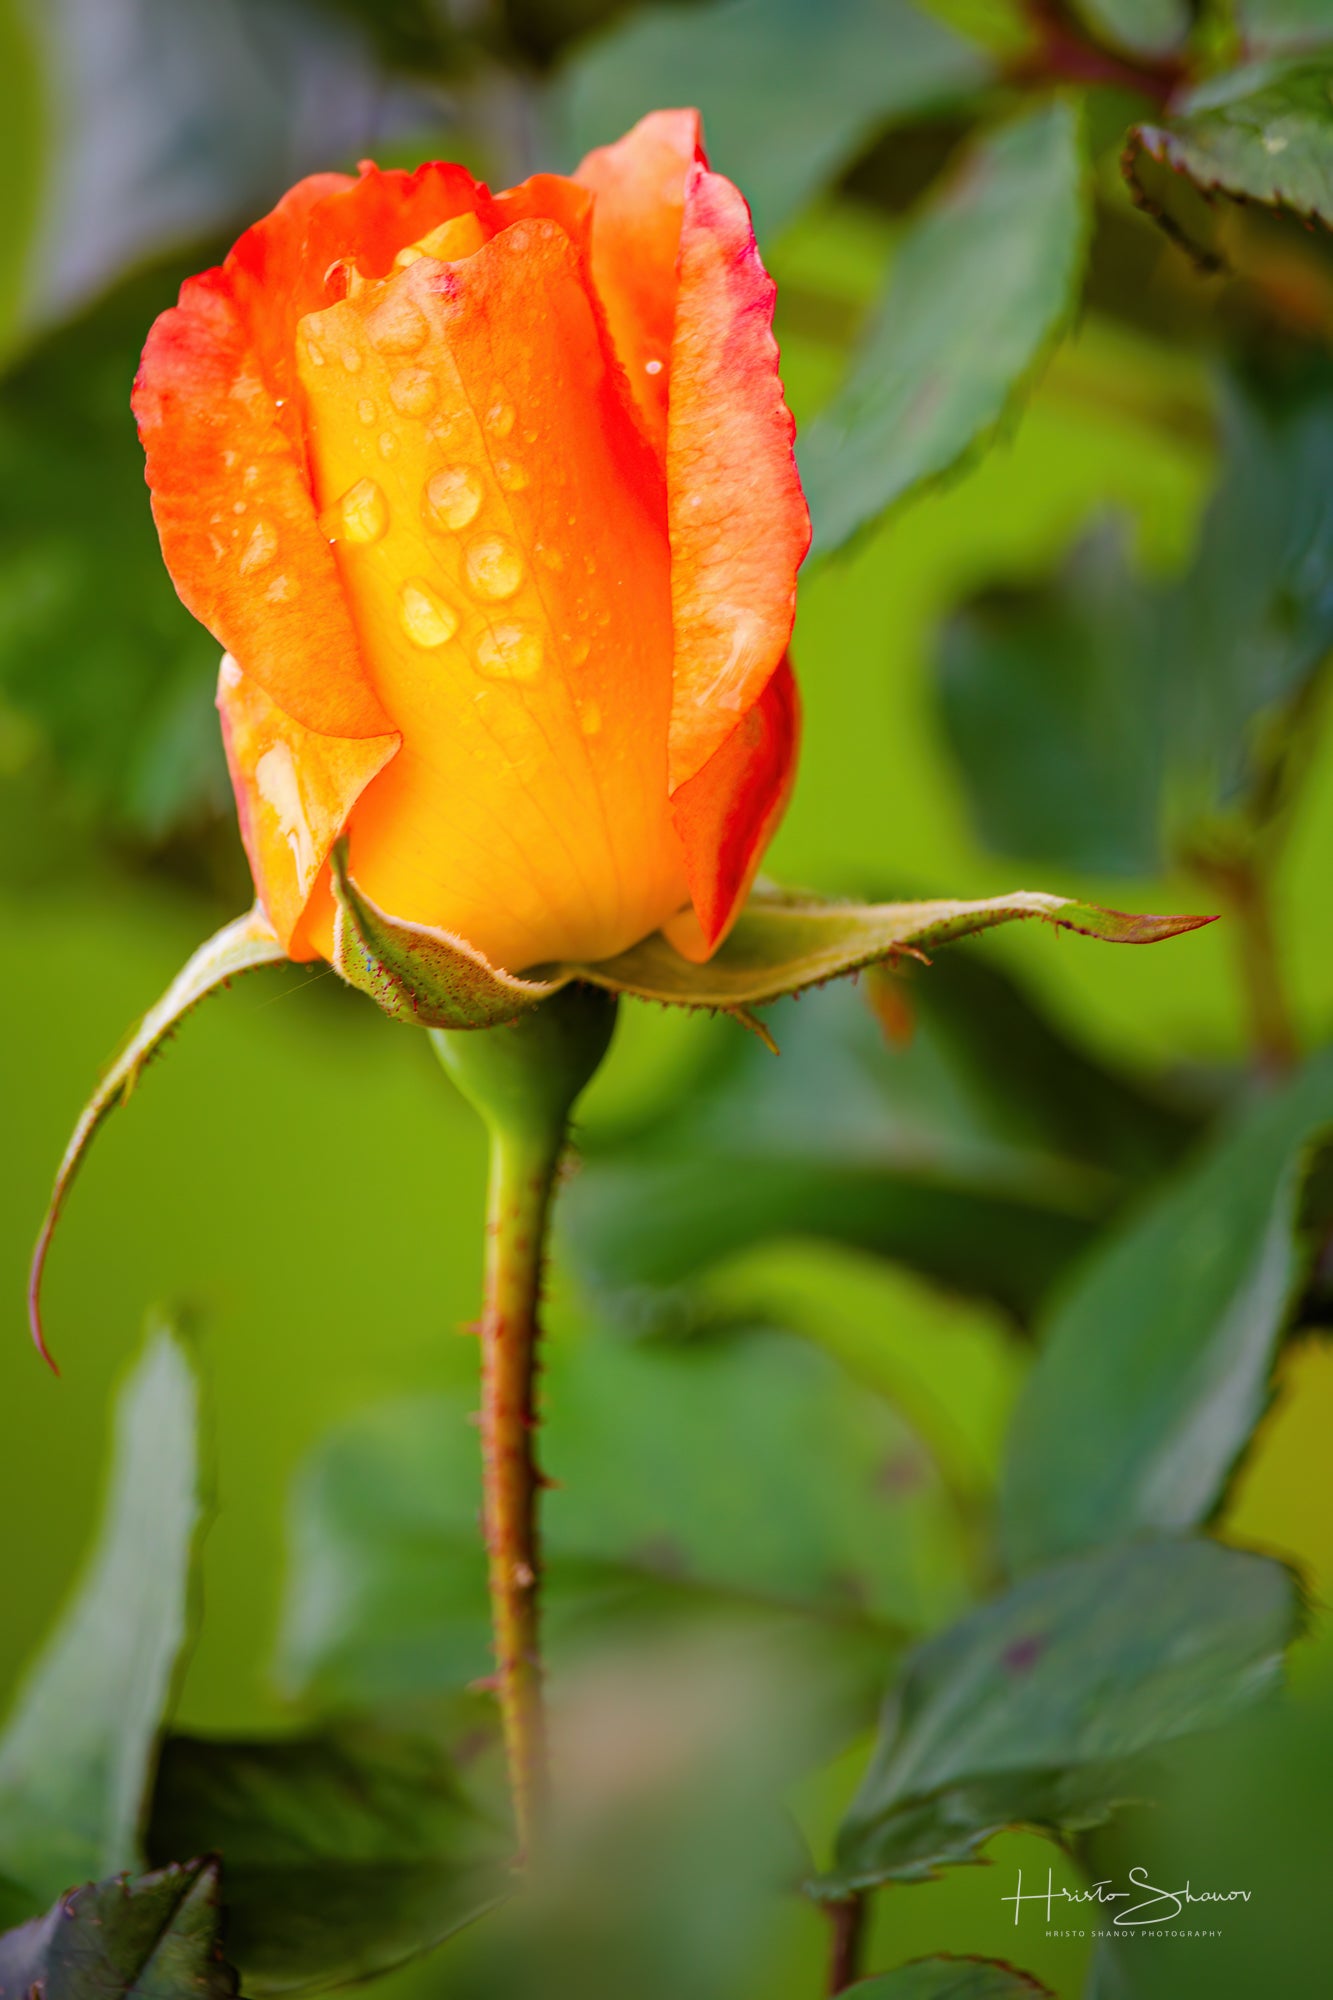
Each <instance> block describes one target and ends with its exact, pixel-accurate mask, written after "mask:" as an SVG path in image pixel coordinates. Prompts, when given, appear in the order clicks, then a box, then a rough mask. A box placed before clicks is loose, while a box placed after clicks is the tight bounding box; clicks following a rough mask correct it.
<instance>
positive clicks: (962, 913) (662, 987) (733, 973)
mask: <svg viewBox="0 0 1333 2000" xmlns="http://www.w3.org/2000/svg"><path fill="white" fill-rule="evenodd" d="M1024 917H1039V918H1041V919H1042V920H1043V921H1044V922H1046V923H1051V924H1055V925H1057V926H1059V928H1061V929H1062V930H1070V931H1078V932H1080V933H1081V934H1082V935H1083V936H1084V937H1092V938H1101V939H1103V940H1104V941H1105V942H1106V943H1108V944H1156V943H1157V942H1158V941H1159V940H1160V939H1162V938H1169V937H1176V936H1178V935H1179V934H1180V933H1181V932H1182V931H1192V930H1197V929H1198V928H1199V926H1200V925H1201V924H1210V923H1213V922H1214V921H1215V919H1214V918H1213V917H1210V916H1204V917H1196V916H1176V917H1154V916H1130V915H1127V914H1126V913H1125V912H1124V911H1122V910H1103V909H1101V908H1099V907H1098V905H1097V904H1095V903H1077V902H1074V901H1072V900H1071V899H1070V898H1069V897H1067V896H1045V895H1041V894H1038V893H1037V892H1036V891H1034V890H1027V889H1019V890H1016V891H1015V892H1014V893H1013V894H1012V895H1010V896H991V897H988V898H987V899H986V900H984V901H983V902H977V903H954V902H936V903H830V902H825V901H823V900H822V899H821V898H819V897H816V896H788V895H782V894H779V893H775V892H773V891H771V890H768V891H761V892H758V893H756V894H755V895H753V896H752V897H751V898H750V901H749V902H748V903H747V905H746V907H745V909H744V910H743V911H742V912H741V915H740V917H739V918H738V920H737V922H736V926H735V928H734V930H733V931H732V932H731V934H730V936H729V937H728V938H727V939H726V941H725V942H724V943H723V944H722V945H721V946H720V947H719V949H718V950H717V951H716V952H715V953H714V954H713V956H712V958H710V959H709V961H708V963H707V964H706V965H693V964H691V963H690V961H689V960H688V959H686V958H682V957H681V955H680V953H679V952H678V951H676V950H675V949H674V947H673V946H672V945H671V944H669V943H668V941H667V939H666V938H665V937H664V936H663V935H662V934H661V932H657V933H656V934H655V935H654V936H652V937H650V938H645V939H644V940H643V942H642V943H641V944H636V945H634V946H632V947H631V948H630V950H629V951H625V952H621V953H620V955H619V957H617V958H606V959H602V960H600V961H599V962H598V963H596V964H593V965H576V966H563V967H561V968H560V971H561V974H562V975H563V977H565V978H578V979H586V980H589V981H590V982H591V983H592V984H593V985H594V986H604V987H605V988H606V989H607V991H608V992H611V993H629V994H633V995H634V996H635V997H637V998H638V999H640V1000H659V1001H662V1002H664V1003H665V1004H666V1005H668V1006H676V1007H711V1008H716V1009H719V1010H721V1011H724V1012H728V1013H736V1012H740V1011H743V1010H744V1009H745V1008H747V1007H762V1006H765V1005H766V1004H767V1003H768V1002H769V1001H771V1000H781V999H782V998H783V997H784V996H785V995H787V994H789V993H800V992H803V991H804V990H805V988H806V987H809V986H820V985H822V984H823V983H824V981H825V980H828V979H838V978H841V977H842V976H843V975H844V974H846V973H849V972H858V971H860V970H861V969H862V967H864V966H867V965H875V964H877V963H878V962H879V961H880V960H881V959H892V958H894V957H895V956H896V955H898V954H906V955H909V956H918V957H919V956H921V955H922V953H923V952H924V951H926V950H928V949H929V948H930V947H932V946H934V945H939V944H951V943H952V942H953V941H954V939H955V938H963V937H970V936H971V935H972V933H973V932H974V931H984V930H989V929H990V928H991V926H992V925H994V924H1007V923H1012V922H1014V921H1016V920H1018V919H1021V918H1024Z"/></svg>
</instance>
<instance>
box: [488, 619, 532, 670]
mask: <svg viewBox="0 0 1333 2000" xmlns="http://www.w3.org/2000/svg"><path fill="white" fill-rule="evenodd" d="M477 666H478V668H479V669H480V671H481V672H482V673H483V674H488V675H489V676H490V677H491V679H492V680H497V681H531V680H535V679H536V677H537V675H538V674H539V673H540V672H541V670H542V641H541V634H540V633H539V632H536V631H534V630H533V628H532V626H531V625H497V626H496V627H495V628H494V630H493V631H490V632H483V633H482V635H481V637H480V639H478V641H477Z"/></svg>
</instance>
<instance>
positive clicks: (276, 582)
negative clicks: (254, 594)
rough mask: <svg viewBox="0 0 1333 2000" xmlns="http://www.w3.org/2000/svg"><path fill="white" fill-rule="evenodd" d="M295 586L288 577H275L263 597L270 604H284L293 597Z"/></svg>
mask: <svg viewBox="0 0 1333 2000" xmlns="http://www.w3.org/2000/svg"><path fill="white" fill-rule="evenodd" d="M295 595H296V585H295V584H294V583H293V582H292V580H291V578H290V577H289V576H275V577H274V579H273V581H272V583H271V584H270V585H269V587H268V589H267V590H266V591H265V592H264V596H265V597H266V598H267V599H268V602H269V603H270V604H285V603H286V602H287V599H288V598H289V597H295Z"/></svg>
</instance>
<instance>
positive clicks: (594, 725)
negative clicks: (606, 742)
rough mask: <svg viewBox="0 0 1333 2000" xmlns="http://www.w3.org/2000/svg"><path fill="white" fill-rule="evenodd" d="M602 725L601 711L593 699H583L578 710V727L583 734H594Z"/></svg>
mask: <svg viewBox="0 0 1333 2000" xmlns="http://www.w3.org/2000/svg"><path fill="white" fill-rule="evenodd" d="M601 726H602V711H601V709H600V708H599V707H598V706H597V703H596V702H595V701H585V702H584V704H583V706H582V708H581V709H580V710H579V728H580V729H581V730H582V731H583V733H584V735H585V736H596V734H597V732H598V730H599V729H600V728H601Z"/></svg>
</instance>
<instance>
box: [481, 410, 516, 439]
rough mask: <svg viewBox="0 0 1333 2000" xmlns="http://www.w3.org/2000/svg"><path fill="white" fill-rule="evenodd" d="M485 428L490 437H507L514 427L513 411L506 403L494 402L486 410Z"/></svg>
mask: <svg viewBox="0 0 1333 2000" xmlns="http://www.w3.org/2000/svg"><path fill="white" fill-rule="evenodd" d="M486 428H487V430H488V431H489V432H490V434H491V436H492V437H498V438H507V437H508V436H509V433H510V431H512V430H513V428H514V412H513V408H512V406H511V405H510V404H508V403H502V402H498V401H497V402H494V403H492V404H491V407H490V409H489V410H487V412H486Z"/></svg>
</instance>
